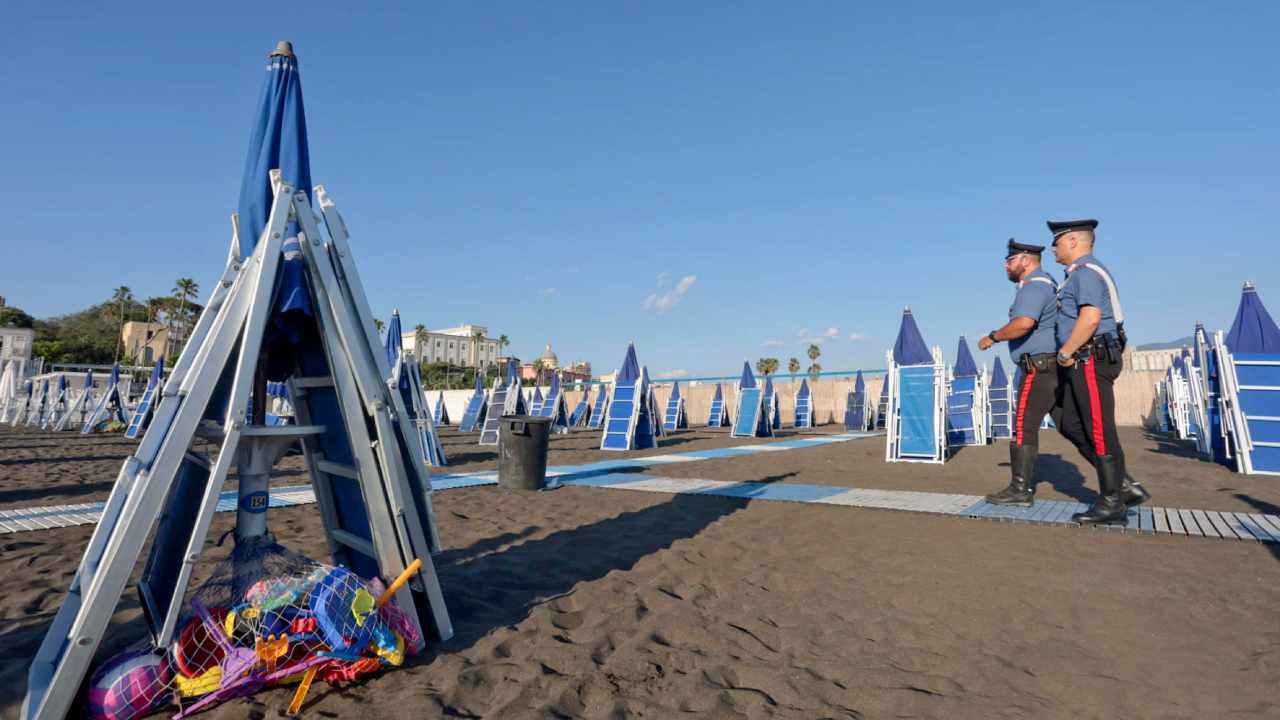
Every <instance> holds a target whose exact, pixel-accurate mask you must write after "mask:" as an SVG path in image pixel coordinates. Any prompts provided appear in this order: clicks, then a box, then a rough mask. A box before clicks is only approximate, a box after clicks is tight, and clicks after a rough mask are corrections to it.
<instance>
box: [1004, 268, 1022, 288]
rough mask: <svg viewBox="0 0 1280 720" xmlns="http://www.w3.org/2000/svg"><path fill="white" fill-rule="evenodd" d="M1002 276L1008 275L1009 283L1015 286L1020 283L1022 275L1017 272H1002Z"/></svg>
mask: <svg viewBox="0 0 1280 720" xmlns="http://www.w3.org/2000/svg"><path fill="white" fill-rule="evenodd" d="M1004 274H1005V275H1008V276H1009V282H1011V283H1013V284H1015V285H1017V284H1018V283H1020V282H1022V273H1020V272H1018V271H1017V270H1005V271H1004Z"/></svg>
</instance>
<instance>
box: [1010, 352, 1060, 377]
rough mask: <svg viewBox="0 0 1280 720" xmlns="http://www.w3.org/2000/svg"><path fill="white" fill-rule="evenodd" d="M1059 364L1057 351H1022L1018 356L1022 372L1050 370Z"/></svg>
mask: <svg viewBox="0 0 1280 720" xmlns="http://www.w3.org/2000/svg"><path fill="white" fill-rule="evenodd" d="M1056 365H1057V355H1056V354H1055V353H1036V354H1034V355H1032V354H1030V353H1022V354H1021V355H1019V356H1018V366H1019V367H1021V368H1022V372H1024V373H1027V374H1030V373H1031V371H1032V370H1035V371H1037V372H1048V371H1049V370H1052V369H1053V368H1054V367H1055V366H1056Z"/></svg>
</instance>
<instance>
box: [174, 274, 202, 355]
mask: <svg viewBox="0 0 1280 720" xmlns="http://www.w3.org/2000/svg"><path fill="white" fill-rule="evenodd" d="M170 292H172V293H173V294H174V296H175V297H177V298H178V317H177V321H178V322H180V323H182V338H181V340H183V341H185V340H186V339H187V337H188V336H189V335H190V334H191V320H190V318H188V317H187V316H186V315H187V301H188V300H190V299H192V298H194V297H195V296H196V295H198V294H199V293H200V286H199V285H197V284H196V281H195V280H192V279H191V278H178V281H177V282H175V283H174V285H173V290H171V291H170ZM173 327H174V325H173V320H172V319H171V320H170V322H169V329H168V337H169V342H170V343H173V342H174V340H175V338H174V337H173Z"/></svg>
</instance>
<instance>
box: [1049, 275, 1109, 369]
mask: <svg viewBox="0 0 1280 720" xmlns="http://www.w3.org/2000/svg"><path fill="white" fill-rule="evenodd" d="M1085 264H1090V265H1097V266H1099V267H1101V268H1102V269H1103V270H1106V271H1107V274H1108V275H1110V274H1111V271H1110V270H1107V266H1105V265H1103V264H1102V263H1100V262H1098V258H1096V257H1094V256H1092V255H1085V256H1084V257H1082V258H1080V259H1079V260H1076V261H1075V262H1073V263H1071V265H1070V267H1068V268H1067V279H1066V280H1064V281H1063V283H1062V287H1060V288H1059V289H1058V347H1062V344H1063V343H1065V342H1066V341H1067V338H1069V337H1071V328H1073V327H1075V324H1076V320H1077V319H1078V318H1079V317H1080V307H1081V306H1082V305H1092V306H1094V307H1096V308H1098V310H1099V311H1100V312H1101V313H1102V319H1101V321H1099V323H1098V329H1097V330H1095V331H1094V337H1097V336H1099V335H1108V334H1110V335H1115V334H1116V316H1115V309H1114V307H1113V306H1112V302H1111V292H1110V291H1109V290H1108V289H1107V282H1106V280H1103V279H1102V275H1100V274H1098V273H1097V272H1096V271H1094V270H1093V269H1092V268H1087V267H1085ZM1112 280H1113V281H1114V280H1115V276H1112Z"/></svg>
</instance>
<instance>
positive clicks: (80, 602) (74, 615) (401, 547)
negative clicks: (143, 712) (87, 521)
mask: <svg viewBox="0 0 1280 720" xmlns="http://www.w3.org/2000/svg"><path fill="white" fill-rule="evenodd" d="M273 175H274V176H275V178H274V179H276V190H275V198H274V201H273V203H272V209H271V216H270V218H269V220H268V223H267V226H266V228H265V229H264V231H263V235H262V238H261V240H260V242H259V243H258V245H257V247H256V251H255V252H254V253H253V255H252V256H250V257H248V258H244V259H243V260H242V259H241V257H240V252H239V241H238V238H237V237H236V235H235V234H234V233H233V239H232V249H231V252H230V253H229V258H228V261H227V265H226V268H225V270H224V272H223V275H222V278H221V279H220V281H219V282H218V283H217V284H216V286H215V288H214V290H213V293H212V296H211V298H210V300H209V302H208V303H207V304H206V306H205V309H204V310H203V312H202V313H201V315H200V318H199V320H198V321H197V322H196V325H195V328H194V329H193V331H192V333H191V338H190V340H189V341H188V343H187V345H186V347H185V348H184V349H183V351H182V354H181V355H180V357H179V359H178V362H177V363H176V365H175V366H174V368H173V371H172V372H171V374H170V377H169V380H168V381H167V382H166V383H165V385H164V392H163V397H162V399H161V402H160V404H159V406H158V407H157V409H156V414H155V418H154V420H153V421H152V423H151V425H150V427H149V428H148V430H147V432H146V434H145V435H144V436H143V440H142V442H141V444H140V445H139V446H138V449H137V451H136V452H135V454H134V455H133V456H131V457H130V458H129V459H127V460H126V461H125V462H124V465H123V467H121V469H120V474H119V476H118V478H117V480H116V483H115V486H114V487H113V489H112V492H111V496H110V497H109V498H108V500H107V502H106V504H105V507H104V509H103V511H102V516H101V520H100V521H99V523H98V525H97V526H96V528H95V529H94V532H93V535H92V537H91V538H90V540H89V544H88V547H87V548H86V550H85V554H84V557H83V558H82V560H81V562H80V565H79V568H78V569H77V571H76V574H75V577H74V578H73V580H72V582H71V588H70V591H69V593H68V595H67V597H66V598H65V600H64V601H63V603H62V604H61V606H60V607H59V609H58V612H57V614H56V616H55V617H54V620H53V622H52V623H51V625H50V628H49V630H48V632H47V634H46V635H45V638H44V641H43V642H42V643H41V645H40V648H39V650H38V651H37V653H36V656H35V658H34V659H33V660H32V661H31V666H30V669H29V673H28V687H27V696H26V699H25V700H24V702H23V708H22V717H23V718H25V720H33V719H35V718H41V719H45V718H61V717H64V716H65V715H66V714H67V712H68V710H69V708H70V706H71V703H72V701H73V700H74V698H75V695H76V692H77V690H78V688H79V686H80V684H81V681H82V680H83V678H84V675H85V673H86V672H87V671H88V669H89V663H90V662H91V660H92V658H93V656H94V653H95V651H96V650H97V648H98V646H99V644H100V642H101V640H102V636H103V633H104V632H105V631H106V629H107V626H108V623H109V621H110V619H111V615H112V614H113V613H114V612H115V608H116V605H117V603H118V601H119V599H120V597H121V595H122V593H123V591H124V588H125V585H126V584H127V582H128V580H129V577H130V575H131V574H132V571H133V569H134V567H135V566H136V564H137V561H138V559H139V556H140V555H141V552H142V548H143V546H144V544H145V541H146V539H147V537H148V535H149V534H150V529H151V528H152V527H153V526H155V525H156V524H157V523H158V522H160V523H168V522H171V521H172V518H170V517H166V519H162V515H166V516H167V515H168V513H171V512H176V511H180V510H184V511H188V512H185V513H184V514H186V515H190V517H189V518H188V519H189V520H190V522H191V526H190V537H189V538H187V542H186V543H185V547H183V546H182V543H178V542H175V543H173V545H177V546H178V547H172V546H171V545H170V543H160V542H158V543H154V544H153V546H152V553H151V557H150V558H149V559H148V561H147V565H146V567H145V569H144V572H143V577H142V580H141V582H140V583H139V591H140V594H141V595H142V600H143V608H144V615H145V617H146V620H147V622H148V627H149V629H150V630H151V634H152V642H153V644H154V645H155V646H157V647H166V646H167V645H168V644H169V642H170V640H171V639H172V636H173V631H174V625H175V623H176V620H177V616H178V613H179V610H180V607H181V600H182V599H183V598H184V596H185V592H186V590H187V583H188V581H189V578H190V572H191V568H192V565H193V564H194V563H195V562H196V561H197V560H198V557H199V552H200V550H201V549H202V548H203V546H204V543H205V539H206V535H207V533H208V530H209V525H210V523H211V521H212V516H213V513H214V511H215V510H216V507H217V501H218V498H219V496H220V493H221V489H222V484H223V481H224V480H225V478H226V474H227V471H228V470H229V469H230V465H231V463H232V461H233V459H234V457H235V455H236V454H237V448H238V446H239V440H240V437H241V434H242V432H244V431H246V430H247V428H246V427H245V424H244V422H243V418H244V417H245V410H246V406H247V403H248V399H249V397H248V396H249V392H248V390H249V387H250V383H251V382H252V380H253V375H254V370H255V368H256V366H257V362H258V355H259V351H260V349H261V342H262V332H263V330H264V328H265V325H266V322H267V318H268V315H269V314H270V311H271V304H272V299H273V290H274V286H275V277H276V273H275V271H276V269H277V267H278V266H279V264H280V260H281V248H282V244H283V238H282V237H281V236H282V234H283V229H284V227H285V223H286V220H287V219H289V218H290V217H294V218H296V220H297V221H298V222H299V224H300V225H301V227H302V233H301V236H300V238H299V239H300V241H301V242H300V245H301V251H302V252H301V255H302V258H303V260H304V266H305V268H306V273H307V279H308V284H309V285H310V289H311V292H312V294H313V298H312V299H313V306H314V308H315V311H316V313H317V315H316V318H315V319H316V321H317V324H318V327H319V329H320V336H321V345H322V346H323V351H324V353H325V355H326V360H327V362H328V367H329V370H330V371H331V373H332V376H331V377H309V378H300V379H297V381H295V382H293V383H291V387H290V391H291V393H297V394H296V395H293V397H294V398H295V407H296V408H297V410H298V412H299V418H298V419H299V422H300V423H308V422H309V420H310V418H309V417H307V413H308V401H307V400H305V399H304V398H306V396H307V393H308V392H309V391H310V392H321V393H327V397H330V398H334V399H336V401H337V404H338V405H339V406H340V407H339V411H340V413H341V414H342V416H343V418H344V426H345V429H346V431H347V433H348V434H347V435H346V436H345V440H346V441H347V442H349V443H350V446H351V450H352V451H353V452H354V453H355V454H356V455H357V458H358V460H357V464H356V465H355V466H348V467H330V468H328V469H325V468H326V467H327V466H326V465H325V463H329V464H330V465H333V464H334V463H331V462H329V461H328V460H326V459H325V458H324V457H323V456H321V455H320V452H321V448H322V445H321V444H320V441H319V440H317V439H316V436H310V437H309V439H308V440H307V441H306V442H304V445H303V447H304V454H305V455H306V459H307V465H308V467H309V468H310V471H311V475H312V483H313V486H314V487H315V490H316V496H317V503H318V504H319V507H320V514H321V517H322V519H323V520H324V523H325V529H326V534H327V537H328V542H329V546H330V549H331V550H332V551H333V552H334V554H335V561H338V562H342V561H343V560H344V559H351V558H354V557H365V558H367V559H369V560H372V561H373V562H376V563H377V565H378V569H379V571H380V572H381V574H382V575H383V576H384V578H385V577H394V576H395V575H397V574H399V573H400V572H402V571H403V570H404V569H405V568H406V567H408V565H409V564H410V563H411V562H412V561H413V560H414V559H416V558H420V559H422V561H423V565H422V569H421V571H420V572H419V573H418V574H417V575H416V576H415V577H414V578H413V579H412V580H411V581H410V583H409V584H407V585H406V586H405V587H404V588H402V589H401V590H400V591H399V592H398V593H397V594H396V601H397V604H399V605H400V607H401V608H402V609H404V610H405V611H406V613H407V614H408V615H409V617H410V618H411V620H412V621H413V622H415V623H418V624H419V625H420V626H421V625H422V619H423V618H429V619H430V621H431V622H432V623H433V625H434V627H432V628H430V629H431V630H434V632H435V634H436V635H437V636H438V637H441V638H444V639H447V638H448V637H450V636H451V635H452V633H453V630H452V626H451V624H450V622H449V617H448V611H447V609H446V608H445V606H444V596H443V593H442V592H441V590H440V586H439V582H438V580H437V578H436V574H435V569H434V564H433V562H432V560H431V554H432V552H433V551H438V548H439V539H438V537H435V532H434V530H435V523H434V518H433V517H432V515H433V513H432V510H431V505H430V496H429V477H428V476H427V475H426V466H425V460H423V459H422V458H421V457H420V455H421V451H420V449H419V447H418V445H417V443H415V442H411V441H409V440H408V439H406V438H405V437H404V433H403V432H400V431H407V429H408V428H407V423H408V422H409V421H408V415H407V413H406V412H405V408H404V406H403V403H402V402H401V401H400V398H399V397H398V394H396V393H390V392H388V389H387V386H386V384H385V381H384V379H385V378H386V376H387V368H386V367H385V364H386V358H385V355H384V354H383V353H382V348H381V343H380V341H379V339H378V335H377V331H376V330H375V328H374V326H373V316H372V313H370V311H369V309H368V303H367V301H366V299H365V294H364V289H363V287H362V286H361V284H360V281H359V277H358V276H357V275H356V272H355V268H354V265H352V264H351V263H352V259H351V251H350V248H349V247H347V244H346V240H347V235H346V226H345V224H343V222H342V219H341V217H340V216H339V215H338V214H337V210H336V208H335V207H333V204H332V202H331V201H329V200H328V199H327V197H325V195H324V189H323V188H322V187H320V186H317V187H316V188H315V194H316V196H317V199H318V201H319V204H320V207H321V209H322V212H323V213H324V217H325V227H326V228H327V230H328V233H327V239H326V234H322V233H321V232H320V230H319V228H318V226H317V222H316V218H315V215H314V213H313V211H312V209H311V206H310V204H309V203H308V202H307V197H306V194H305V193H302V192H299V193H296V194H295V193H294V192H293V189H292V188H291V187H290V186H289V185H288V184H287V183H282V182H279V180H278V173H274V171H273ZM237 347H239V352H238V353H236V348H237ZM379 360H381V362H379ZM231 364H234V365H233V367H234V372H233V380H232V392H231V394H230V396H229V400H228V407H227V409H226V414H225V415H224V416H223V420H224V422H223V424H222V425H221V426H220V427H218V428H213V429H214V430H216V433H217V436H219V437H220V439H221V451H220V452H219V454H218V456H217V459H216V461H215V463H214V464H213V465H212V467H209V466H208V465H207V464H206V463H205V461H203V460H202V459H200V458H195V457H194V456H192V454H191V445H192V442H193V440H194V439H195V437H196V434H197V430H198V429H200V428H201V426H202V425H203V426H205V427H204V429H206V430H208V429H210V428H209V427H208V425H207V422H206V418H205V414H206V409H207V407H208V405H209V402H210V399H211V397H212V396H213V393H214V390H215V385H216V384H217V382H218V379H219V377H221V376H222V375H223V372H224V370H225V369H227V368H228V367H229V365H231ZM227 420H229V421H230V422H227ZM371 428H372V429H373V430H374V431H375V432H376V435H377V438H378V441H377V442H374V441H373V439H372V438H371V437H370V432H369V430H370V429H371ZM401 451H403V452H405V453H407V454H408V455H409V456H410V457H411V458H414V459H415V460H416V461H417V469H418V472H415V473H410V472H409V471H408V470H407V469H406V466H405V465H404V463H403V462H402V459H401ZM205 468H208V473H209V474H208V476H207V479H206V482H205V484H204V488H203V493H202V495H203V496H202V498H201V500H200V503H199V507H198V512H195V513H191V512H189V510H192V509H194V508H185V509H184V508H177V507H174V506H173V502H172V501H171V500H170V499H169V496H170V495H171V494H173V495H180V493H179V492H178V491H179V490H180V489H181V488H180V485H181V483H182V482H183V481H185V480H186V479H187V478H188V477H192V476H193V475H190V474H188V473H194V477H197V478H198V477H199V476H200V473H201V472H204V471H205ZM348 474H349V475H353V476H354V478H350V479H351V480H354V481H355V482H356V483H357V484H358V486H359V488H360V491H361V493H362V494H363V497H364V498H366V502H365V510H366V512H367V522H368V527H367V530H368V532H369V534H370V538H369V539H364V538H362V537H359V536H356V535H353V534H352V533H350V532H349V531H346V530H343V529H342V528H340V527H338V526H337V525H336V518H337V515H338V509H337V508H336V507H335V506H334V505H335V503H336V500H337V498H336V496H335V495H331V494H329V490H330V489H331V485H330V483H329V480H330V479H331V478H334V477H342V476H345V475H348ZM180 475H182V477H180ZM415 483H417V484H416V485H415ZM424 483H425V484H426V487H425V488H424V487H422V485H423V484H424ZM178 499H179V500H182V499H185V498H183V497H179V498H178ZM166 506H168V507H166ZM423 510H425V513H426V517H423V516H422V514H421V512H422V511H423ZM424 523H425V524H427V525H428V527H429V531H424V529H423V525H424ZM177 551H181V552H177ZM370 553H372V556H370V555H369V554H370ZM175 560H176V562H178V563H179V565H178V566H176V567H173V566H170V567H165V568H161V567H159V565H162V564H164V563H163V562H162V561H168V562H174V561H175ZM344 564H345V563H344ZM164 570H167V571H169V573H176V574H175V575H174V576H173V577H171V578H167V575H166V573H165V572H161V571H164ZM166 578H167V579H170V580H172V584H171V585H170V586H168V587H161V585H162V583H160V581H161V580H163V579H166ZM163 591H167V596H157V593H159V592H163ZM422 629H423V630H427V628H425V627H423V628H422Z"/></svg>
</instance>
